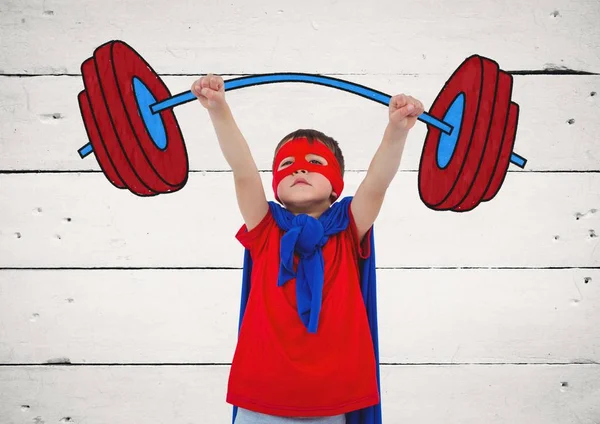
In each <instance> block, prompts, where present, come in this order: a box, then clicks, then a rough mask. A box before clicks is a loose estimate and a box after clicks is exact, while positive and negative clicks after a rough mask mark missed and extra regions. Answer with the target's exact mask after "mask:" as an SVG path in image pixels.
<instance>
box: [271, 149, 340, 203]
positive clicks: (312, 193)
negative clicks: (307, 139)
mask: <svg viewBox="0 0 600 424" xmlns="http://www.w3.org/2000/svg"><path fill="white" fill-rule="evenodd" d="M305 159H306V161H307V162H309V163H311V164H313V165H317V166H326V165H327V160H326V159H325V158H324V157H323V156H319V155H317V154H314V153H309V154H307V155H306V156H305ZM294 160H295V158H294V157H293V156H288V157H285V158H283V159H282V160H281V161H280V162H279V163H278V164H276V166H277V170H283V169H285V168H287V167H288V166H291V165H292V164H293V163H294ZM303 181H305V182H303ZM332 195H333V196H334V198H335V197H337V194H336V193H334V192H332V186H331V183H330V182H329V180H328V179H327V178H325V176H324V175H322V174H320V173H318V172H309V171H307V170H305V169H299V170H297V171H296V172H294V173H292V174H290V175H288V176H286V177H284V178H283V179H282V180H281V181H280V183H279V185H278V186H277V196H278V197H279V199H280V200H281V202H282V203H283V204H284V205H286V206H289V205H295V206H306V205H310V204H321V203H324V202H326V201H330V200H331V199H330V197H331V196H332Z"/></svg>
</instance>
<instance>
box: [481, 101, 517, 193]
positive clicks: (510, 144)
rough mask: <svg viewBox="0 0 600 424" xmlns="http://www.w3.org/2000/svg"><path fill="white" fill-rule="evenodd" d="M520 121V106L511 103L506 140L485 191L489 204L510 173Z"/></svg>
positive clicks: (505, 133)
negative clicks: (507, 172) (509, 168)
mask: <svg viewBox="0 0 600 424" xmlns="http://www.w3.org/2000/svg"><path fill="white" fill-rule="evenodd" d="M518 121H519V105H518V104H516V103H515V102H511V103H510V110H509V111H508V121H507V122H506V131H505V132H504V139H503V140H502V150H501V152H500V159H499V160H498V165H497V166H496V170H495V172H494V175H493V176H492V181H490V185H489V187H488V188H487V190H486V191H485V194H484V196H483V201H484V202H487V201H488V200H492V199H493V198H494V196H495V195H496V194H497V193H498V190H500V187H502V184H503V183H504V178H506V171H508V165H510V157H511V155H512V152H513V148H514V146H515V136H516V135H517V123H518Z"/></svg>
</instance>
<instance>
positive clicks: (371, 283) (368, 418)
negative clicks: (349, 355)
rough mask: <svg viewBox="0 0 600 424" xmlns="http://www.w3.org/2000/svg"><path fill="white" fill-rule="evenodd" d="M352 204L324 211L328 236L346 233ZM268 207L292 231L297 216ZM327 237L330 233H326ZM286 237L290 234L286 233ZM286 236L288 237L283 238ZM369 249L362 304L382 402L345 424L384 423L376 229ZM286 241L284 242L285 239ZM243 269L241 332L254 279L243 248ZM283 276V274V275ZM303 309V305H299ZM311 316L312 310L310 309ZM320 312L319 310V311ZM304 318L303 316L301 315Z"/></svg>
mask: <svg viewBox="0 0 600 424" xmlns="http://www.w3.org/2000/svg"><path fill="white" fill-rule="evenodd" d="M351 201H352V196H348V197H345V198H343V199H342V200H340V201H339V202H336V203H334V204H333V205H331V207H330V208H329V210H328V211H326V212H324V213H323V214H322V215H321V217H319V222H321V223H322V224H323V225H322V226H323V227H325V228H326V229H327V228H330V229H332V230H330V232H329V233H328V234H329V235H331V234H335V233H337V232H339V231H343V230H345V229H346V228H347V227H348V225H349V223H350V220H349V217H348V208H349V207H350V203H351ZM269 208H270V209H271V212H272V214H273V217H274V219H275V222H276V223H277V225H278V226H279V227H280V228H281V229H282V230H284V231H289V230H290V222H291V221H292V220H293V219H294V215H293V214H292V213H291V212H289V211H287V210H286V209H285V208H283V207H281V206H280V205H279V204H277V203H275V202H269ZM326 234H327V233H326ZM286 235H287V234H286ZM284 237H285V236H284ZM370 239H371V240H370V249H371V254H370V255H369V257H368V258H367V259H359V270H360V287H361V291H362V296H363V301H364V302H365V307H366V309H367V317H368V320H369V328H370V330H371V338H372V341H373V348H374V350H375V362H376V364H377V387H378V389H379V394H380V402H379V403H378V404H377V405H373V406H370V407H367V408H364V409H360V410H357V411H353V412H349V413H347V414H346V424H381V385H380V377H379V337H378V331H377V327H378V326H377V283H376V275H375V235H374V233H373V228H371V237H370ZM282 240H283V239H282ZM244 250H245V251H244V267H243V270H242V296H241V304H240V318H239V324H238V332H239V329H240V327H241V325H242V319H243V318H244V311H245V310H246V303H247V302H248V296H249V295H250V282H251V276H252V258H251V256H250V251H249V250H248V249H244ZM280 275H281V274H280ZM299 309H300V305H299ZM309 313H310V310H309ZM317 313H318V311H317ZM301 317H302V316H301ZM236 415H237V407H236V406H234V407H233V419H232V422H235V417H236Z"/></svg>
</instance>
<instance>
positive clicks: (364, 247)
mask: <svg viewBox="0 0 600 424" xmlns="http://www.w3.org/2000/svg"><path fill="white" fill-rule="evenodd" d="M348 214H349V215H350V224H348V225H349V227H350V233H351V234H352V241H353V243H354V245H355V246H356V250H357V253H358V257H359V258H360V259H367V258H368V257H369V256H370V255H371V233H372V232H373V226H371V228H369V230H368V231H367V233H366V234H365V236H364V237H363V239H362V242H361V241H360V240H358V228H356V221H354V215H352V208H351V207H348Z"/></svg>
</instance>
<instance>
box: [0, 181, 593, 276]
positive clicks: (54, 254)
mask: <svg viewBox="0 0 600 424" xmlns="http://www.w3.org/2000/svg"><path fill="white" fill-rule="evenodd" d="M262 176H263V184H264V186H265V190H266V193H267V196H268V198H272V192H271V189H270V184H271V177H270V176H269V175H266V174H263V175H262ZM362 178H364V172H359V173H355V172H352V173H348V175H347V176H346V178H345V180H346V181H345V182H346V188H345V191H344V193H342V194H343V195H351V194H354V193H355V192H356V188H357V187H358V184H359V183H360V181H361V180H362ZM0 204H2V205H10V207H8V208H2V210H0V222H2V223H3V225H2V228H1V233H0V241H1V243H0V267H34V268H39V267H52V268H56V267H241V266H242V257H243V247H242V245H241V244H240V243H239V242H238V241H237V240H236V239H235V237H234V236H235V233H236V232H237V230H238V229H239V228H240V227H241V225H242V223H243V220H242V218H241V215H240V213H239V210H238V208H237V204H236V200H235V193H234V187H233V183H232V176H231V174H230V173H206V174H201V173H197V174H192V175H191V177H190V180H189V182H188V185H187V186H186V187H185V188H184V189H183V190H181V191H179V192H177V193H171V194H166V195H160V196H156V197H153V198H141V197H138V196H134V195H132V194H131V193H129V192H128V191H125V190H117V189H115V188H114V186H112V185H111V184H109V183H108V181H107V180H106V179H105V178H104V177H103V176H102V175H100V174H24V175H23V174H8V175H6V174H5V175H1V176H0ZM216 205H220V206H221V208H222V209H221V210H220V211H217V210H215V208H216V207H217V206H216ZM599 205H600V174H599V173H566V174H565V173H513V174H510V175H509V176H508V178H506V180H505V182H504V186H503V187H502V189H501V190H500V192H499V194H498V195H497V196H496V197H495V198H494V199H493V200H492V201H491V202H487V203H484V204H482V205H480V206H479V207H478V208H476V209H475V210H473V211H471V212H468V213H452V212H439V211H432V210H430V209H428V208H426V207H425V206H424V205H423V204H422V203H421V200H420V199H419V196H418V191H417V174H416V173H400V174H399V175H398V176H397V177H396V178H395V179H394V181H393V182H392V184H391V186H390V189H389V190H388V194H387V197H386V201H385V204H384V206H383V209H382V211H381V213H380V215H379V217H378V219H377V222H376V224H375V235H376V251H377V258H378V263H377V265H378V266H379V267H528V268H532V267H533V268H535V267H589V266H598V265H600V254H599V252H600V250H598V246H599V245H600V241H599V240H600V239H599V238H598V237H597V234H598V233H599V231H598V221H599V220H600V213H598V212H597V211H598V209H600V208H599ZM215 240H216V241H217V242H214V241H215Z"/></svg>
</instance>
